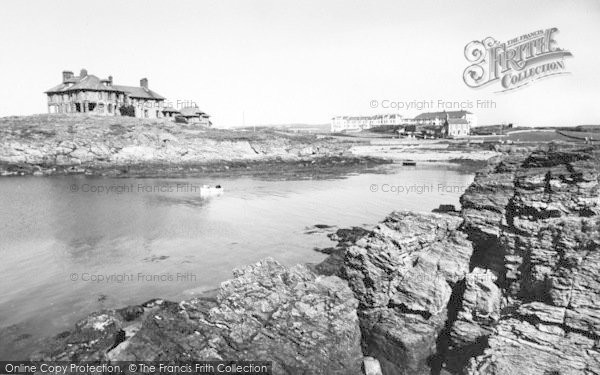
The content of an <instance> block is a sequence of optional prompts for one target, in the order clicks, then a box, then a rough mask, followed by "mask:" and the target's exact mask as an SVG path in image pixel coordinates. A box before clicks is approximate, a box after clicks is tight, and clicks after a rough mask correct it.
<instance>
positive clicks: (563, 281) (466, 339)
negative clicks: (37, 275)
mask: <svg viewBox="0 0 600 375" xmlns="http://www.w3.org/2000/svg"><path fill="white" fill-rule="evenodd" d="M599 156H600V151H599V150H598V149H594V148H585V149H554V148H553V147H549V148H548V149H546V150H538V151H534V152H532V153H530V152H515V153H509V154H505V155H503V156H502V157H497V158H494V159H493V160H491V161H490V162H489V165H488V167H487V168H486V169H485V170H483V171H480V172H478V174H477V175H476V178H475V181H474V182H473V184H472V185H471V186H470V187H469V189H468V190H467V191H466V193H465V194H464V195H463V197H462V198H461V204H462V209H461V210H460V212H452V211H451V210H447V209H446V210H443V211H450V212H447V213H429V214H419V213H413V212H403V211H396V212H393V213H392V214H390V215H389V216H388V217H387V218H385V219H384V220H383V221H382V222H381V223H380V224H378V225H377V226H376V227H375V228H372V229H365V228H353V229H347V230H343V229H342V230H338V232H337V233H336V234H335V235H333V236H332V237H333V238H335V239H336V240H338V241H339V244H338V246H336V247H335V248H332V249H328V253H329V254H330V256H329V257H328V258H327V259H326V260H325V261H324V262H323V263H321V264H318V265H309V266H308V267H307V266H303V265H299V266H295V267H292V268H286V267H283V266H281V265H280V264H278V263H277V262H276V261H274V260H272V259H266V260H263V261H261V262H259V263H257V264H254V265H251V266H247V267H244V268H242V269H239V270H236V271H234V277H233V279H231V280H230V281H227V282H225V283H223V284H222V285H221V286H220V288H219V289H218V290H217V291H215V292H214V293H211V294H207V295H206V296H203V297H198V298H194V299H191V300H186V301H182V302H180V303H174V302H169V301H163V300H153V301H150V302H147V303H144V304H142V305H139V306H129V307H126V308H123V309H119V310H106V311H101V312H98V313H95V314H92V315H91V316H89V317H87V318H85V319H83V320H82V321H80V322H79V323H77V325H76V326H75V328H74V329H73V330H71V331H69V332H65V333H62V334H59V335H58V336H56V337H54V338H50V339H47V340H45V341H44V342H43V343H42V344H40V346H39V347H40V349H39V350H38V351H37V352H36V354H34V355H33V357H32V359H36V360H41V359H44V360H97V361H117V360H191V359H196V360H200V359H227V360H233V359H260V360H269V361H273V369H274V373H275V374H301V373H307V374H308V373H309V374H363V373H366V374H378V373H383V374H386V375H388V374H394V375H395V374H430V373H433V374H440V373H445V374H448V373H450V374H473V375H475V374H481V375H483V374H523V375H525V374H540V375H542V374H543V375H548V374H599V373H600V351H599V346H598V342H600V282H599V281H598V278H597V277H596V274H597V272H598V268H599V267H600V216H598V214H599V213H600V201H599V197H600V185H599V178H600V173H599V171H598V161H599V160H600V157H599Z"/></svg>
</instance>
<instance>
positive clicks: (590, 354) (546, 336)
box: [451, 148, 600, 374]
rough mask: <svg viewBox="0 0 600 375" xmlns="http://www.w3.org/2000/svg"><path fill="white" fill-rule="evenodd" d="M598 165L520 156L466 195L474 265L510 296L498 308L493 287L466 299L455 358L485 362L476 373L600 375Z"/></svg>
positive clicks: (567, 153) (587, 158)
mask: <svg viewBox="0 0 600 375" xmlns="http://www.w3.org/2000/svg"><path fill="white" fill-rule="evenodd" d="M599 160H600V158H599V157H598V151H597V150H594V149H591V148H590V149H583V150H582V149H579V150H549V151H538V152H534V153H532V154H531V155H528V156H517V155H515V156H513V157H508V158H505V159H504V160H502V161H499V162H498V163H497V164H496V165H494V166H492V167H491V168H490V169H488V170H487V171H485V172H484V173H481V174H479V175H478V176H477V178H476V181H475V183H474V184H473V185H472V186H471V188H470V189H469V190H468V191H467V193H466V194H465V195H464V196H463V198H462V203H463V212H462V215H463V217H464V219H465V226H464V230H465V231H466V232H467V233H469V236H470V238H471V239H473V240H474V244H475V254H474V257H473V263H475V264H476V265H477V266H479V267H481V268H482V269H489V270H490V271H487V272H491V273H493V274H496V275H498V276H499V277H498V279H497V281H496V283H495V284H497V286H499V287H500V288H501V289H502V291H503V295H504V297H503V299H502V304H501V306H500V309H499V308H498V303H499V301H500V299H499V297H498V293H497V290H496V288H495V287H494V286H492V285H491V284H489V281H486V284H483V283H480V284H479V285H475V286H474V287H473V288H471V292H470V293H467V292H465V295H464V297H463V310H464V314H463V316H462V317H461V316H459V319H458V320H457V321H456V322H455V324H454V327H453V346H454V347H455V348H459V350H456V351H454V352H453V354H454V355H455V357H454V358H458V357H460V356H461V354H462V355H464V354H465V353H467V354H469V355H473V356H476V357H475V358H472V359H470V360H469V361H468V363H466V367H467V368H466V370H465V371H466V372H467V373H469V374H598V373H600V351H599V350H598V342H600V341H599V340H600V281H599V279H598V274H599V273H600V217H599V216H598V213H599V212H600V210H599V209H600V205H599V197H600V185H599V176H600V174H599V171H598V161H599ZM467 291H469V288H468V289H467ZM473 292H475V293H473ZM499 311H502V313H500V314H498V312H499ZM486 313H488V314H486ZM469 344H471V345H469ZM460 349H463V350H462V351H461V350H460ZM466 357H468V355H467V356H466ZM458 362H460V361H458ZM451 367H453V370H455V371H462V370H461V368H460V365H459V364H456V365H453V366H451Z"/></svg>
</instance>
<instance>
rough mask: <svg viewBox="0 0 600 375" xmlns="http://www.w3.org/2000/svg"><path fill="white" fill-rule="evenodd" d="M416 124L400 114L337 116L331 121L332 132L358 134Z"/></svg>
mask: <svg viewBox="0 0 600 375" xmlns="http://www.w3.org/2000/svg"><path fill="white" fill-rule="evenodd" d="M407 124H414V121H413V120H412V119H406V118H403V117H402V116H401V115H398V114H390V115H375V116H336V117H333V118H332V119H331V132H332V133H340V132H357V131H361V130H365V129H370V128H373V127H376V126H393V125H407Z"/></svg>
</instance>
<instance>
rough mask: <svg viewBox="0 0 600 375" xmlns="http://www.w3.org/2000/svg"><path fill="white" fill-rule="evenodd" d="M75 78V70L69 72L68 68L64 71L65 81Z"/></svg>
mask: <svg viewBox="0 0 600 375" xmlns="http://www.w3.org/2000/svg"><path fill="white" fill-rule="evenodd" d="M71 78H73V72H69V71H68V70H64V71H63V83H67V80H69V79H71Z"/></svg>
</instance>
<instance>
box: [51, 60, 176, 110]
mask: <svg viewBox="0 0 600 375" xmlns="http://www.w3.org/2000/svg"><path fill="white" fill-rule="evenodd" d="M46 94H47V95H48V112H49V113H90V114H97V115H105V116H120V115H121V112H120V110H121V108H122V107H129V106H132V107H133V108H134V111H135V113H134V114H135V117H141V118H158V117H163V116H164V114H163V108H164V101H165V98H164V97H163V96H161V95H159V94H157V93H156V92H154V91H152V90H150V89H149V88H148V79H147V78H142V79H141V80H140V85H139V87H138V86H123V85H115V84H113V79H112V77H111V76H109V77H108V78H106V79H100V78H98V77H96V76H94V75H91V74H88V73H87V70H85V69H81V72H80V74H79V76H75V75H74V74H73V72H69V71H64V72H63V74H62V83H61V84H59V85H57V86H55V87H52V88H51V89H49V90H47V91H46Z"/></svg>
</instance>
